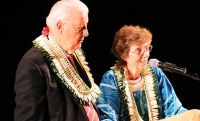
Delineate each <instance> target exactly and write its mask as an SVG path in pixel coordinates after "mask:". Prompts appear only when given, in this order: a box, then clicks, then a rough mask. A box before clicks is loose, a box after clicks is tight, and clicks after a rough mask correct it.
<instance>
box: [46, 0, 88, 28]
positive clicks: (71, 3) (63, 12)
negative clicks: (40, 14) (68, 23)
mask: <svg viewBox="0 0 200 121" xmlns="http://www.w3.org/2000/svg"><path fill="white" fill-rule="evenodd" d="M73 11H80V12H82V13H83V14H88V12H89V9H88V7H87V6H86V5H85V4H84V3H83V2H81V1H80V0H60V1H58V2H56V3H55V4H54V5H53V7H52V8H51V10H50V13H49V15H48V16H47V18H46V24H47V26H48V27H49V29H50V30H53V29H54V27H56V24H57V22H58V21H60V20H63V19H66V20H67V19H70V18H71V17H72V16H73V15H72V14H73Z"/></svg>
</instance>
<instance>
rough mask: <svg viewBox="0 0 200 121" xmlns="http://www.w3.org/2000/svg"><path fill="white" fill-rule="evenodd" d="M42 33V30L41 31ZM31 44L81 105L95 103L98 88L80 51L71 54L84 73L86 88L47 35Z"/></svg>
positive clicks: (57, 46)
mask: <svg viewBox="0 0 200 121" xmlns="http://www.w3.org/2000/svg"><path fill="white" fill-rule="evenodd" d="M43 31H44V30H43ZM33 44H34V46H35V47H36V48H38V50H40V51H41V52H42V54H43V55H44V57H45V58H46V60H47V61H48V62H49V63H50V68H51V69H52V70H53V72H54V73H55V74H56V75H57V76H58V78H59V79H60V80H61V82H62V83H63V84H64V85H65V86H66V87H67V88H68V89H69V90H70V91H71V92H72V94H73V96H74V98H75V99H76V100H77V101H78V102H80V103H81V104H83V105H87V104H89V103H90V102H91V103H93V104H94V103H95V102H96V100H97V97H98V96H99V94H100V89H99V87H98V86H97V85H96V84H95V82H94V79H93V77H92V74H91V73H90V68H89V67H88V66H87V65H88V63H87V62H86V61H85V57H84V55H83V53H82V51H81V49H79V50H77V51H75V52H74V53H73V55H74V57H75V59H76V60H77V62H78V63H79V64H80V66H81V67H82V69H83V71H85V73H86V75H87V77H88V79H89V81H90V84H91V87H88V86H87V85H86V84H85V83H84V81H83V80H82V78H81V77H80V76H79V74H78V73H77V72H76V71H75V69H74V67H73V66H72V65H71V63H70V62H69V60H68V59H67V57H66V53H65V51H63V50H62V49H61V48H60V47H59V45H58V44H57V43H56V42H55V40H54V38H53V37H52V36H50V35H48V34H43V35H41V36H39V37H38V38H36V39H35V40H34V41H33Z"/></svg>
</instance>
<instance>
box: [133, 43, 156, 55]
mask: <svg viewBox="0 0 200 121" xmlns="http://www.w3.org/2000/svg"><path fill="white" fill-rule="evenodd" d="M152 49H153V46H152V45H149V46H145V47H144V46H143V47H142V46H141V47H138V48H137V49H135V50H134V51H132V53H136V54H138V55H140V54H142V53H144V52H151V51H152Z"/></svg>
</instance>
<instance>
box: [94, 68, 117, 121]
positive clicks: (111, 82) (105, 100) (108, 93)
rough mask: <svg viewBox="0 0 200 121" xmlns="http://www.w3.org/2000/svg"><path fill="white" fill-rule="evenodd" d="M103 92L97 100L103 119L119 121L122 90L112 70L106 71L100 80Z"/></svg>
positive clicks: (103, 120)
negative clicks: (120, 90)
mask: <svg viewBox="0 0 200 121" xmlns="http://www.w3.org/2000/svg"><path fill="white" fill-rule="evenodd" d="M100 90H101V94H100V96H99V98H98V101H97V107H98V109H99V117H100V120H101V121H117V120H118V117H119V111H120V92H119V88H118V84H117V81H116V76H115V74H114V72H113V71H112V70H110V71H108V72H106V73H105V74H104V75H103V77H102V80H101V82H100Z"/></svg>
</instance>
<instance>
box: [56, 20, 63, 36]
mask: <svg viewBox="0 0 200 121" xmlns="http://www.w3.org/2000/svg"><path fill="white" fill-rule="evenodd" d="M56 28H57V29H58V31H59V32H61V33H62V32H63V31H64V25H63V22H62V21H61V20H60V21H58V22H57V24H56Z"/></svg>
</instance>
